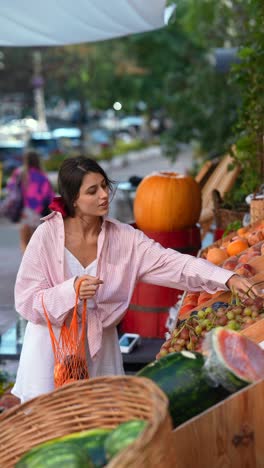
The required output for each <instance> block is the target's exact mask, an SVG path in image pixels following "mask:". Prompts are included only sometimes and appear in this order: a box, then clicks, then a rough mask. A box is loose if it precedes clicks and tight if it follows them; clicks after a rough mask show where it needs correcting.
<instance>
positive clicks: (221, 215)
mask: <svg viewBox="0 0 264 468" xmlns="http://www.w3.org/2000/svg"><path fill="white" fill-rule="evenodd" d="M245 214H247V211H238V210H228V209H226V208H218V209H217V210H214V216H215V224H216V227H217V228H218V229H226V228H227V226H228V225H229V224H231V223H233V222H234V221H243V218H244V216H245Z"/></svg>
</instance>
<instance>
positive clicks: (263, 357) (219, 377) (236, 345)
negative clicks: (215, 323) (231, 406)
mask: <svg viewBox="0 0 264 468" xmlns="http://www.w3.org/2000/svg"><path fill="white" fill-rule="evenodd" d="M203 353H204V354H205V355H206V362H205V369H206V371H207V373H208V375H209V376H210V378H211V379H212V380H213V381H215V383H216V384H218V383H220V384H221V385H222V386H223V387H224V388H226V390H228V391H229V392H231V393H233V392H235V391H237V390H239V389H241V388H243V387H245V386H246V385H248V384H250V383H252V382H256V381H257V380H260V379H263V378H264V350H263V349H261V347H260V346H259V345H257V344H256V343H254V342H253V341H251V340H249V339H248V338H247V337H246V336H244V335H241V334H240V333H238V332H236V331H233V330H230V329H227V328H223V327H218V328H214V329H213V330H211V332H210V333H208V335H207V336H206V338H205V340H204V343H203Z"/></svg>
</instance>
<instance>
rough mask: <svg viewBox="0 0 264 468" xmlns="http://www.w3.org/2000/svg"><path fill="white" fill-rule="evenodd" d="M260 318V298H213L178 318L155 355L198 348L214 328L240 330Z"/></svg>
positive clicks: (262, 302) (262, 312)
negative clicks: (220, 299)
mask: <svg viewBox="0 0 264 468" xmlns="http://www.w3.org/2000/svg"><path fill="white" fill-rule="evenodd" d="M263 318H264V299H262V298H256V299H251V298H247V299H245V301H244V302H243V303H241V302H240V301H239V300H238V299H234V300H232V301H231V303H227V302H222V301H216V302H214V303H213V304H211V305H210V306H207V307H203V308H198V309H197V310H193V311H192V312H191V314H190V316H189V317H188V318H186V319H182V320H179V321H178V323H177V326H176V328H175V329H174V330H173V331H172V332H171V334H170V337H169V338H168V339H167V340H166V341H165V342H164V343H163V344H162V346H161V349H160V352H159V353H158V354H157V356H156V358H157V359H160V358H161V357H163V356H166V355H167V354H170V353H174V352H179V351H183V350H189V351H192V350H194V351H200V350H201V348H202V343H203V340H204V338H205V336H206V335H207V333H208V332H209V331H210V330H212V329H213V328H216V327H227V328H230V329H231V330H236V331H239V330H244V329H245V328H247V327H249V326H250V325H252V324H253V323H255V322H257V321H258V320H261V319H263Z"/></svg>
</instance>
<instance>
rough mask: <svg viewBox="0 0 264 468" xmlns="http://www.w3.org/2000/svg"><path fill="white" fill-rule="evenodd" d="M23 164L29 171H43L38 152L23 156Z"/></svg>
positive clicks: (27, 153) (28, 152) (30, 152)
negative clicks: (31, 169) (32, 169)
mask: <svg viewBox="0 0 264 468" xmlns="http://www.w3.org/2000/svg"><path fill="white" fill-rule="evenodd" d="M23 162H24V164H25V166H26V168H27V169H30V168H34V169H41V163H40V156H39V154H38V153H37V152H36V151H27V152H26V153H25V154H24V156H23Z"/></svg>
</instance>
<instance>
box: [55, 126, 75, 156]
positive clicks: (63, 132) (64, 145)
mask: <svg viewBox="0 0 264 468" xmlns="http://www.w3.org/2000/svg"><path fill="white" fill-rule="evenodd" d="M52 135H53V137H54V138H55V139H56V140H57V142H58V146H59V147H60V149H61V150H62V151H68V150H69V151H71V150H72V149H76V148H77V149H78V148H79V147H80V144H81V130H80V129H79V128H73V127H70V128H67V127H66V128H56V129H55V130H53V132H52Z"/></svg>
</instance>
